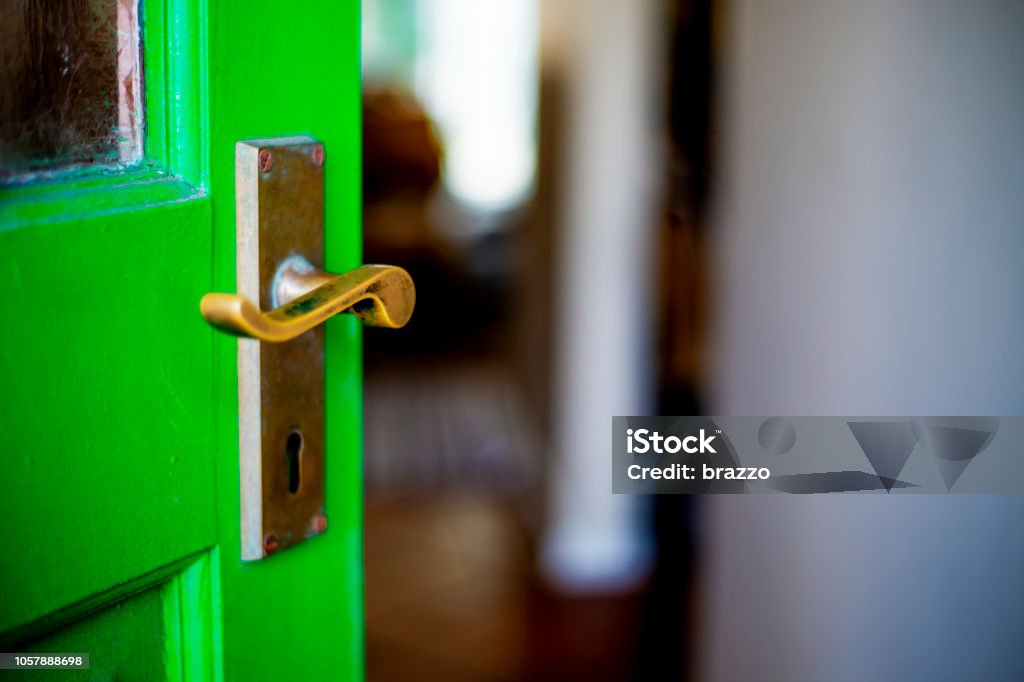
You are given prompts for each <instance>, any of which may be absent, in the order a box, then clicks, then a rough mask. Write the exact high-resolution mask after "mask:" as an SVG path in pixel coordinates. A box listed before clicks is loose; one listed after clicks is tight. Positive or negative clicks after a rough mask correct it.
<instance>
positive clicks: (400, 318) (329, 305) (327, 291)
mask: <svg viewBox="0 0 1024 682" xmlns="http://www.w3.org/2000/svg"><path fill="white" fill-rule="evenodd" d="M271 300H272V301H273V302H274V304H275V305H277V306H278V307H276V308H274V309H273V310H271V311H269V312H263V311H261V310H260V309H259V308H258V307H257V306H256V305H254V304H253V303H252V302H251V301H250V300H249V299H247V298H246V297H245V296H241V295H239V294H216V293H215V294H206V295H205V296H203V299H202V300H201V301H200V303H199V308H200V310H201V312H202V313H203V317H204V318H206V321H207V322H209V323H210V324H211V325H213V326H214V327H216V328H217V329H219V330H221V331H223V332H227V333H228V334H234V335H235V336H245V337H249V338H253V339H259V340H260V341H268V342H270V343H280V342H282V341H290V340H291V339H294V338H295V337H297V336H299V335H300V334H303V333H305V332H307V331H309V330H310V329H312V328H313V327H315V326H317V325H318V324H320V323H322V322H323V321H324V320H326V319H327V318H329V317H331V316H333V315H337V314H338V313H343V312H350V313H352V314H353V315H355V316H356V317H357V318H359V319H360V320H361V321H362V322H363V324H367V325H370V326H372V327H390V328H392V329H397V328H398V327H402V326H404V325H405V323H406V322H408V321H409V318H410V317H411V316H412V310H413V307H414V306H415V304H416V288H415V287H414V286H413V283H412V278H411V277H410V276H409V273H407V272H406V271H405V270H403V269H402V268H399V267H395V266H392V265H364V266H362V267H360V268H356V269H355V270H350V271H349V272H346V273H345V274H343V275H333V274H330V273H327V272H324V271H323V270H320V269H318V268H315V267H313V266H312V265H311V264H310V263H309V262H308V261H306V260H305V259H304V258H302V257H300V256H293V257H291V258H289V259H287V260H286V261H285V262H284V263H282V264H281V266H280V267H279V268H278V270H277V273H276V276H275V277H274V282H273V292H272V296H271Z"/></svg>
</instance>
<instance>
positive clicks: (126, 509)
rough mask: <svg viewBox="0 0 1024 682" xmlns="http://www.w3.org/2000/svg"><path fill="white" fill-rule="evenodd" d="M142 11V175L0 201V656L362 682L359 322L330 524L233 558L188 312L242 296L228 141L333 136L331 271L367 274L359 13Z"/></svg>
mask: <svg viewBox="0 0 1024 682" xmlns="http://www.w3.org/2000/svg"><path fill="white" fill-rule="evenodd" d="M140 17H141V21H140V24H141V32H142V53H143V74H144V77H143V86H144V89H143V92H144V98H145V99H144V101H145V107H144V117H145V136H144V137H145V153H144V160H143V162H142V163H139V164H135V165H134V166H133V167H132V168H128V169H123V170H116V171H112V170H107V171H98V170H97V171H94V172H81V171H80V172H77V173H72V174H65V175H60V174H58V175H57V176H56V177H51V178H49V179H45V180H36V181H31V182H27V183H22V184H20V185H17V186H9V187H6V188H3V189H0V292H2V300H3V303H2V304H0V310H2V314H0V519H2V520H3V521H2V523H3V525H2V528H3V546H2V549H0V650H4V651H43V652H49V651H67V652H71V651H74V652H88V653H90V655H91V669H90V670H89V671H59V672H58V671H53V672H51V673H49V676H50V677H52V678H57V679H78V678H80V679H126V680H162V679H172V680H173V679H199V680H205V679H222V678H226V679H229V680H264V679H266V680H274V679H296V680H319V679H353V678H359V677H361V676H362V658H363V657H362V650H363V635H362V611H363V609H362V569H361V556H362V551H361V544H362V542H361V541H362V536H361V506H362V499H361V487H360V486H361V482H360V481H361V478H360V477H361V466H360V447H361V442H360V441H361V418H362V417H361V363H360V338H361V337H360V331H359V329H358V327H357V323H356V321H355V320H354V319H353V318H352V317H351V316H348V315H345V316H341V317H338V318H334V319H332V320H330V321H329V322H328V324H327V331H326V387H327V388H326V395H325V404H326V458H327V459H326V462H327V466H326V468H327V473H326V476H327V478H326V507H327V509H326V511H327V516H328V518H329V519H330V522H331V526H330V528H329V529H328V531H327V532H326V533H325V534H324V535H322V536H319V537H316V538H313V539H311V540H309V541H307V542H305V543H302V544H301V545H299V546H297V547H294V548H290V549H288V550H286V551H283V552H281V553H279V554H277V555H275V556H273V557H270V558H268V559H265V560H262V561H256V562H248V563H243V562H242V561H241V560H240V558H239V478H238V477H239V471H238V405H237V370H236V343H237V342H236V341H235V339H233V338H231V337H228V336H225V335H222V334H218V333H215V332H214V331H212V330H211V328H210V327H208V326H207V325H206V323H205V322H204V321H203V319H202V318H201V316H200V314H199V310H198V302H199V299H200V298H201V296H202V295H203V294H205V293H207V292H209V291H234V290H235V282H234V273H235V244H234V240H235V233H234V229H235V216H234V211H235V205H234V147H235V142H236V141H238V140H242V139H249V138H264V137H277V136H284V135H294V134H307V135H312V136H314V137H316V138H318V139H320V140H322V141H323V142H324V144H325V148H326V150H327V164H326V165H325V175H326V217H325V224H326V228H325V229H326V232H327V233H326V235H325V244H326V253H325V261H326V267H327V269H328V270H331V271H345V270H347V269H351V268H354V267H356V266H358V265H359V264H360V255H361V254H360V250H361V245H360V213H359V211H360V196H359V157H360V154H359V145H360V139H359V125H360V122H359V112H360V104H359V102H360V84H359V46H358V41H359V5H358V2H357V1H356V0H341V1H338V0H312V1H309V2H303V3H279V2H276V1H274V0H246V1H245V2H210V3H207V2H203V1H202V0H200V1H199V2H193V1H191V0H142V7H141V9H140ZM4 85H5V84H0V86H4ZM25 674H26V676H30V679H46V678H47V677H46V674H44V673H42V672H40V671H35V672H32V673H25Z"/></svg>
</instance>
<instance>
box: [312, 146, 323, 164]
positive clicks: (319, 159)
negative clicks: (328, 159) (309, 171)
mask: <svg viewBox="0 0 1024 682" xmlns="http://www.w3.org/2000/svg"><path fill="white" fill-rule="evenodd" d="M312 157H313V165H314V166H316V167H317V168H319V167H320V166H322V165H324V146H323V145H322V144H318V145H315V146H314V147H313V153H312Z"/></svg>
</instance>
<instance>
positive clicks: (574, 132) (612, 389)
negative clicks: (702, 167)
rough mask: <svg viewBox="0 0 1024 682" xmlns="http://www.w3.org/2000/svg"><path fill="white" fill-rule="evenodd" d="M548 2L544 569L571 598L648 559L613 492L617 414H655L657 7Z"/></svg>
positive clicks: (628, 0)
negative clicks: (551, 405)
mask: <svg viewBox="0 0 1024 682" xmlns="http://www.w3.org/2000/svg"><path fill="white" fill-rule="evenodd" d="M599 5H600V6H599V7H598V6H597V5H595V4H594V3H593V2H591V0H551V2H546V3H544V7H543V10H542V15H541V21H542V25H543V27H544V29H543V30H544V33H545V35H544V36H543V37H542V46H543V49H544V51H545V61H546V62H548V64H549V65H550V66H553V67H554V68H558V69H560V71H561V77H562V79H563V82H564V83H565V85H566V90H567V93H566V99H567V102H566V111H565V118H564V120H565V121H566V126H565V129H564V134H565V138H564V140H562V141H561V143H562V145H563V147H562V150H563V153H562V158H563V159H564V162H563V164H562V166H563V168H564V171H565V173H564V176H563V177H562V178H561V179H560V186H561V187H563V188H564V191H565V194H564V197H563V199H562V202H561V205H562V206H563V207H564V215H563V216H561V221H560V225H559V230H560V232H559V244H558V261H557V263H556V272H555V278H554V279H555V284H556V286H555V290H554V291H553V292H552V295H553V296H554V297H555V310H556V315H555V319H556V320H557V327H558V328H557V329H556V330H555V336H556V338H557V340H558V342H557V347H556V350H555V363H554V366H555V368H556V376H555V377H554V384H555V413H556V414H555V427H554V430H555V434H554V441H555V442H554V447H553V449H552V455H551V456H552V467H551V472H552V486H551V489H550V495H549V517H550V518H549V522H548V528H547V530H546V531H545V536H544V538H543V541H542V543H543V544H542V551H541V561H542V570H543V572H544V574H545V575H546V576H547V578H548V580H549V581H550V582H551V583H552V584H553V585H554V586H555V587H557V588H560V589H562V590H564V591H570V592H573V591H575V592H594V591H615V590H621V589H623V588H626V587H630V586H632V584H633V583H634V582H635V581H636V580H637V579H638V577H640V576H642V575H643V574H644V573H645V571H646V570H647V568H648V565H649V562H650V559H651V557H650V547H649V540H648V537H647V534H646V533H644V532H643V530H642V528H641V522H640V519H639V518H638V516H637V514H636V513H635V505H634V503H635V500H633V499H631V498H629V497H625V496H621V495H618V496H613V495H612V494H611V467H610V466H609V464H608V462H609V457H610V456H611V453H610V448H611V444H610V440H609V436H610V433H611V418H612V416H613V415H633V414H647V413H649V412H650V411H651V410H652V409H653V407H654V406H653V400H652V388H651V387H652V379H651V367H650V357H651V329H650V326H651V322H650V321H651V320H652V319H653V309H652V301H651V296H652V292H651V284H652V280H653V276H652V273H651V271H650V263H651V260H652V258H651V254H652V248H653V246H652V245H653V241H654V238H655V235H656V234H657V216H658V214H657V199H658V194H657V187H656V186H657V183H658V182H659V181H660V177H661V173H662V168H661V163H660V159H659V156H658V150H659V149H660V146H659V145H658V143H659V142H660V140H659V139H658V134H659V131H660V130H661V127H662V126H661V123H662V113H661V103H660V101H659V98H658V96H657V95H658V93H659V92H660V87H659V86H660V85H661V83H660V81H659V77H658V73H659V69H658V66H659V60H658V58H659V54H658V50H659V45H660V43H661V40H660V38H659V36H660V35H661V32H660V31H659V11H660V10H661V9H662V6H661V4H660V3H658V2H656V1H655V0H604V1H602V2H601V3H599Z"/></svg>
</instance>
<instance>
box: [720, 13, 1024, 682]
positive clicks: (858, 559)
mask: <svg viewBox="0 0 1024 682" xmlns="http://www.w3.org/2000/svg"><path fill="white" fill-rule="evenodd" d="M727 5H728V9H727V24H726V27H727V30H726V31H725V33H724V35H725V37H726V41H725V43H724V45H725V53H726V56H727V65H726V70H725V71H726V73H725V78H726V87H725V90H724V94H725V98H726V107H725V110H724V115H723V117H722V119H721V133H722V139H723V140H724V141H725V148H724V154H723V156H722V161H723V165H722V171H723V175H722V178H721V183H720V185H719V187H720V189H721V193H720V195H719V205H718V219H719V220H718V227H719V230H718V235H719V240H718V243H717V245H716V246H717V251H716V253H717V257H716V261H715V272H716V276H717V279H718V281H717V282H716V286H715V289H714V291H716V292H718V294H719V297H718V300H717V301H715V303H714V305H713V310H714V311H715V315H716V322H715V334H714V336H713V342H712V344H711V346H710V347H711V348H712V350H713V351H714V360H715V364H714V370H713V371H712V372H711V374H710V376H709V384H710V386H711V387H712V388H713V405H712V412H713V413H721V414H755V415H762V414H763V415H803V414H840V415H874V414H907V415H913V414H936V415H948V414H994V415H1006V414H1024V267H1022V261H1024V3H1019V2H1010V1H1005V2H995V1H992V0H981V1H978V2H959V1H956V0H901V1H900V2H881V1H878V0H869V1H867V2H848V1H847V0H771V1H765V0H734V1H732V2H729V3H727ZM704 512H705V514H706V516H705V521H704V524H703V529H702V532H703V536H704V538H705V541H706V543H707V545H708V547H709V553H708V555H707V560H706V561H705V563H704V564H703V578H704V581H705V582H704V584H705V586H706V591H705V593H704V602H703V607H704V611H703V613H704V614H705V616H706V619H705V620H704V621H703V622H702V624H701V626H702V627H701V630H702V640H701V642H702V663H701V670H702V672H703V677H704V678H705V679H709V680H723V681H725V680H728V681H733V680H748V679H749V680H787V681H799V680H866V679H872V680H875V679H882V680H967V679H972V680H997V679H1024V658H1022V657H1021V656H1020V653H1019V647H1020V644H1021V642H1024V617H1022V616H1021V613H1022V612H1024V608H1022V607H1024V499H1022V498H1020V497H1007V498H997V497H967V496H949V497H939V496H928V497H924V496H902V497H895V496H894V497H892V498H884V497H879V496H853V497H840V496H829V497H822V498H801V499H797V498H782V497H771V498H769V497H743V498H741V497H724V496H722V497H716V498H714V499H709V500H707V503H706V505H705V508H704Z"/></svg>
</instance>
